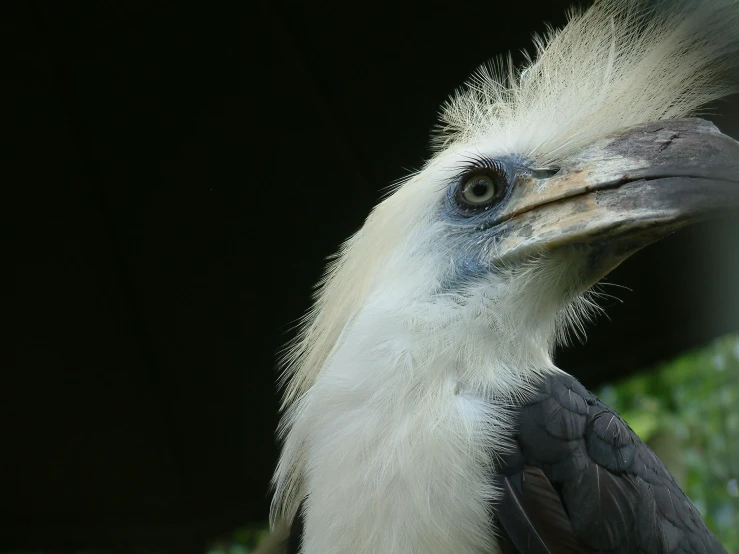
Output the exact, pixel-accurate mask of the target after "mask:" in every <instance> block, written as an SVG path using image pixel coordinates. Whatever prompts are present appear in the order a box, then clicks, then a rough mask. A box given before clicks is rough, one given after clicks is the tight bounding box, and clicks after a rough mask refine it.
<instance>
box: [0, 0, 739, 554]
mask: <svg viewBox="0 0 739 554" xmlns="http://www.w3.org/2000/svg"><path fill="white" fill-rule="evenodd" d="M569 4H570V2H569V1H551V2H526V3H524V2H521V3H505V7H504V8H500V7H498V5H499V3H497V2H492V1H488V2H455V3H454V5H453V6H451V5H447V4H439V5H438V6H437V5H436V4H433V3H427V2H420V1H413V2H405V3H402V2H387V3H379V4H376V3H351V2H343V3H328V2H321V1H313V2H298V1H293V0H282V1H279V2H263V3H261V4H254V3H251V2H235V1H228V2H213V3H210V2H208V3H206V2H185V3H175V2H151V1H143V0H130V1H127V2H114V1H110V0H108V1H102V2H96V3H92V2H91V3H86V4H81V3H79V4H77V3H65V2H55V1H52V0H34V1H27V2H16V3H8V5H6V6H4V14H3V16H2V18H0V26H1V27H0V28H2V34H1V36H2V40H3V44H2V45H1V50H0V51H2V52H4V53H5V54H6V57H7V59H6V62H10V63H9V65H8V66H7V68H6V69H5V70H3V72H2V90H3V96H4V97H6V100H4V101H3V104H4V105H3V118H2V134H3V138H4V139H5V140H4V141H3V142H6V141H7V146H6V147H5V148H4V149H3V155H2V157H1V158H0V159H2V163H3V164H4V165H5V170H4V171H3V173H2V175H3V179H2V181H3V183H2V192H3V196H4V198H5V201H4V202H2V204H0V206H2V213H3V217H2V229H3V235H4V236H3V238H4V245H5V246H4V248H3V257H4V258H9V260H10V263H9V264H8V266H7V267H10V268H12V271H13V273H14V282H13V284H12V285H11V289H10V295H9V300H10V302H5V303H4V305H6V306H8V307H9V309H7V308H6V310H4V313H6V314H7V316H8V317H7V325H6V326H4V327H5V329H6V332H4V333H3V335H4V336H5V337H6V340H7V344H8V345H12V346H13V350H12V351H13V352H14V355H12V356H8V357H7V358H6V359H8V362H9V363H5V364H3V365H4V367H3V370H4V371H3V375H4V376H5V378H6V379H5V384H4V386H3V389H2V401H1V402H0V406H2V408H0V410H2V412H3V413H2V414H0V415H1V416H2V444H3V446H2V452H1V453H0V498H1V499H2V502H1V507H0V550H2V549H10V548H27V549H28V548H54V549H59V550H63V549H72V548H108V547H117V548H119V549H120V551H123V552H128V551H132V550H133V549H134V548H144V547H147V548H157V549H163V550H165V549H169V550H171V551H175V552H199V551H202V548H203V545H204V544H205V542H206V541H207V540H209V539H210V538H212V537H214V536H216V535H218V534H221V533H224V532H226V531H228V530H229V529H231V528H233V527H235V526H237V525H241V524H244V523H247V522H256V521H263V520H264V519H265V518H266V515H267V510H268V481H269V478H270V476H271V472H272V469H273V465H274V462H275V459H276V454H277V446H276V443H275V440H274V428H275V425H276V422H277V407H278V396H277V394H276V391H275V386H274V380H275V370H274V366H275V356H276V352H277V351H278V349H279V348H280V346H281V345H282V344H284V342H285V341H286V340H287V339H288V338H290V337H291V336H292V335H291V332H290V328H291V325H292V322H293V321H294V320H295V319H296V318H297V317H299V316H300V315H301V314H302V313H303V311H304V310H305V309H307V308H308V306H309V303H310V294H311V290H312V285H313V283H314V282H315V281H316V280H317V279H318V278H319V276H320V274H321V271H322V265H323V259H324V258H325V257H326V256H328V255H329V254H331V253H332V252H334V251H335V250H336V248H337V246H338V245H339V244H340V242H341V241H342V240H343V239H345V238H346V237H347V236H348V235H350V234H351V233H352V232H354V231H355V230H356V229H357V228H358V227H359V226H360V225H361V223H362V221H363V219H364V218H365V217H366V215H367V213H368V211H369V210H370V208H371V207H372V206H373V205H374V204H375V203H376V201H377V200H378V198H379V196H380V193H381V189H382V188H383V187H385V186H386V185H388V184H389V183H391V182H392V181H394V180H395V179H398V178H400V177H402V176H404V175H405V174H406V173H407V171H408V170H409V169H412V168H417V167H419V166H420V165H421V163H422V162H423V159H424V157H425V156H427V155H428V149H427V144H428V132H429V130H430V128H431V127H432V125H433V124H434V122H435V117H436V113H437V110H438V107H439V105H440V104H441V103H442V102H443V101H444V100H445V99H446V98H447V97H448V96H449V95H450V94H451V93H452V92H453V90H454V89H455V87H457V86H459V85H460V84H461V83H462V82H463V80H464V79H465V78H466V77H467V76H468V75H469V73H470V72H471V71H473V70H474V69H475V67H476V66H478V65H479V64H480V63H482V62H484V61H486V60H488V59H489V58H491V57H492V56H494V55H499V54H503V53H505V52H507V51H512V52H513V53H514V57H516V58H517V59H520V57H521V56H520V50H521V49H523V48H528V47H530V36H531V34H532V33H533V32H542V31H544V30H545V22H549V23H552V24H554V25H562V24H563V23H564V21H565V18H564V12H565V8H566V7H567V6H568V5H569ZM7 54H10V55H9V56H7ZM738 103H739V102H737V100H736V99H732V101H730V102H724V103H721V104H718V105H717V107H715V108H714V111H715V112H716V113H717V114H719V115H722V114H723V119H721V118H720V117H719V118H717V122H718V123H719V124H720V126H721V127H722V129H724V130H725V131H727V132H729V133H731V134H734V136H737V134H738V132H739V125H737V122H739V118H738V117H737V115H736V114H737V113H738V110H737V109H736V105H737V104H738ZM732 114H733V115H732ZM738 231H739V222H737V220H736V219H734V220H727V221H724V222H723V223H713V224H706V225H702V226H699V227H696V228H694V229H690V230H687V231H683V232H681V233H679V234H677V235H675V236H673V237H671V238H669V239H667V240H665V241H664V242H663V243H661V244H660V245H657V246H655V247H652V248H650V249H648V250H646V251H644V252H641V253H639V254H637V255H636V256H635V257H634V258H633V259H632V260H631V261H630V262H629V263H627V264H625V265H624V266H623V267H622V268H619V269H618V270H617V271H615V272H614V273H613V274H612V277H611V278H610V279H609V280H610V281H613V282H616V283H619V284H622V285H625V286H628V287H630V288H631V289H632V291H631V292H629V291H628V290H622V289H615V288H608V289H607V292H609V293H611V294H615V295H616V296H618V297H619V298H622V299H623V300H625V303H624V304H620V303H618V302H616V301H612V300H606V301H605V302H604V303H605V304H606V305H609V306H610V307H609V308H608V314H609V316H610V320H608V319H605V318H601V320H600V321H599V322H598V325H597V326H595V327H594V328H592V329H591V332H590V335H589V337H590V340H589V342H588V343H587V345H585V346H580V347H578V348H574V349H567V350H564V351H562V352H560V354H559V355H558V362H559V363H560V365H561V366H562V367H563V368H565V369H567V370H570V371H572V372H574V373H575V374H576V375H578V376H579V377H580V378H581V379H582V380H583V381H584V382H585V384H586V385H588V386H591V387H592V386H596V385H598V384H600V383H602V382H604V381H606V380H610V379H615V378H618V377H620V376H622V375H625V374H627V373H629V372H631V371H634V370H637V369H639V368H642V367H644V366H647V365H649V364H652V363H654V362H656V361H659V360H662V359H665V358H667V357H670V356H673V355H675V354H677V353H679V352H682V351H684V350H685V349H688V348H691V347H694V346H697V345H700V344H702V343H704V342H706V341H708V340H710V339H711V338H713V337H715V336H717V335H718V334H720V333H723V332H726V331H729V330H733V329H736V328H737V327H739V316H738V315H737V314H739V309H737V308H738V307H739V292H737V290H736V289H734V290H732V285H733V284H734V283H735V282H736V277H737V275H738V274H739V271H737V262H736V256H734V251H735V249H734V248H732V247H731V242H730V240H729V239H728V238H727V237H728V236H729V234H731V233H733V236H735V237H739V232H738ZM734 244H735V243H734Z"/></svg>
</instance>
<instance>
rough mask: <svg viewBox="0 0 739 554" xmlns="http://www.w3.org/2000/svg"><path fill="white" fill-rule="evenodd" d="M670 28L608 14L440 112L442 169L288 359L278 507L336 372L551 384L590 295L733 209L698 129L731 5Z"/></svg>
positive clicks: (628, 5)
mask: <svg viewBox="0 0 739 554" xmlns="http://www.w3.org/2000/svg"><path fill="white" fill-rule="evenodd" d="M663 8H664V6H662V8H660V7H659V6H658V7H657V8H654V7H645V4H644V3H640V2H636V1H632V0H618V1H613V2H605V1H601V2H596V3H595V5H594V6H593V7H592V8H590V9H589V10H587V11H585V12H582V13H573V14H572V16H571V18H570V21H569V23H568V25H567V26H566V27H565V28H564V29H562V30H559V31H551V32H549V33H548V34H547V35H546V36H545V37H542V38H538V39H536V47H537V54H536V56H535V57H534V58H533V59H531V60H529V61H528V62H527V63H526V65H525V67H524V68H523V69H521V70H516V69H514V68H513V67H512V65H511V63H510V62H507V63H504V62H498V63H496V64H493V65H489V66H485V67H483V68H482V69H480V70H479V71H478V72H477V73H476V74H475V75H474V76H473V77H472V79H471V80H470V82H469V83H468V85H467V86H466V87H465V88H463V89H461V90H460V91H458V92H457V93H456V94H455V95H454V96H453V97H452V98H451V99H450V100H449V101H448V102H447V104H446V105H445V106H444V107H443V109H442V114H441V119H440V124H439V127H438V129H437V131H436V133H435V135H434V139H433V144H434V153H433V155H432V156H431V158H430V159H429V161H428V162H427V163H426V164H425V166H424V167H423V168H422V169H421V170H420V171H418V172H417V173H415V174H414V175H411V176H410V177H409V178H408V179H406V180H404V181H403V182H402V183H400V184H399V185H398V186H396V187H395V188H394V189H393V190H392V192H391V194H389V196H387V197H386V198H385V199H384V200H383V201H382V202H381V203H380V204H379V205H378V206H377V207H376V208H375V209H374V210H373V212H372V213H371V214H370V216H369V218H368V219H367V221H366V222H365V224H364V226H363V227H362V229H361V230H360V231H359V232H358V233H356V234H355V235H354V236H353V237H351V238H350V239H349V240H348V241H347V242H346V243H345V244H344V245H343V246H342V247H341V249H340V251H339V253H338V254H337V256H336V257H335V258H334V259H333V261H332V262H331V263H330V265H329V268H328V271H327V273H326V276H325V278H324V280H323V281H322V283H321V285H320V287H319V291H318V293H317V297H316V302H315V305H314V308H313V309H312V310H311V312H310V313H309V314H308V315H307V316H306V318H305V320H304V323H303V328H302V331H301V333H300V334H299V336H298V338H297V339H296V341H295V342H294V343H293V344H292V345H291V347H290V348H289V349H288V350H287V354H286V357H285V367H286V370H285V372H284V379H285V381H286V382H287V389H286V396H285V406H286V407H290V406H293V408H292V412H290V413H289V415H288V417H286V418H285V419H284V420H283V433H284V434H285V435H291V436H288V441H287V443H286V445H287V446H286V449H285V451H284V453H283V458H282V461H281V468H279V469H278V474H277V483H278V495H279V496H280V498H288V497H291V496H293V492H290V491H291V490H292V489H294V488H295V487H293V485H291V484H290V482H291V479H299V478H298V477H294V475H295V474H296V473H299V472H300V469H299V468H300V466H301V462H300V460H301V456H302V454H301V453H300V452H301V450H300V449H301V448H302V447H301V446H300V445H301V444H303V443H301V441H304V440H305V437H303V438H300V437H299V435H300V432H299V431H295V425H296V423H295V422H296V421H298V419H299V412H300V401H299V400H300V399H303V398H306V395H307V393H308V392H309V391H310V390H311V388H313V387H314V386H316V383H317V382H318V381H320V379H321V376H322V375H323V373H324V371H325V368H327V367H329V366H332V367H334V368H335V369H336V371H334V372H333V373H332V374H331V379H334V380H337V379H341V371H344V369H342V368H345V367H350V366H352V364H351V363H349V362H348V361H347V360H349V359H350V358H349V357H350V356H354V360H356V359H358V358H359V359H364V358H362V357H363V356H364V357H365V358H367V357H369V356H375V358H373V359H374V360H380V359H382V360H384V361H385V362H386V363H387V365H388V366H391V367H393V368H394V369H393V373H392V375H398V374H399V373H403V372H406V373H408V374H409V375H411V374H412V375H411V376H410V377H409V378H408V382H411V381H413V379H416V378H423V375H421V376H420V377H419V374H424V372H430V371H432V370H431V369H430V368H431V367H432V366H433V364H425V363H423V362H422V361H420V357H421V356H429V357H431V356H435V355H438V356H442V355H443V356H446V358H445V360H446V361H445V365H444V364H442V365H443V367H446V368H448V367H450V365H455V367H456V366H457V365H458V367H459V368H460V370H459V371H461V372H465V371H467V370H468V369H469V370H470V372H469V373H467V374H465V375H464V377H463V378H462V379H460V380H461V381H463V382H466V383H468V384H469V386H470V387H473V388H474V387H475V386H478V385H479V386H484V383H485V382H488V383H489V382H490V380H491V379H494V378H495V375H496V372H497V375H500V372H502V371H505V368H516V371H525V370H526V369H531V368H536V367H551V366H552V361H551V354H552V350H553V347H554V345H555V344H556V341H557V339H558V338H561V337H563V336H564V335H565V334H566V330H567V329H572V328H573V327H574V328H575V329H578V328H579V326H580V325H581V321H582V319H583V316H586V315H587V314H588V312H589V309H590V308H591V307H592V302H591V301H590V300H589V298H588V295H587V291H588V290H589V289H590V288H591V287H592V286H593V284H595V283H596V282H597V281H598V280H599V279H601V278H602V277H603V276H605V275H606V274H607V273H608V272H609V271H611V270H612V269H613V268H614V267H616V266H617V265H618V264H619V263H621V262H622V261H623V260H624V259H626V258H627V257H628V256H629V255H631V254H633V253H634V252H636V251H637V250H638V249H640V248H642V247H644V246H646V245H648V244H650V243H651V242H654V241H656V240H659V239H660V238H662V237H664V236H666V235H668V234H670V233H672V232H674V231H676V230H677V229H679V228H680V227H682V226H684V225H686V224H689V223H692V222H695V221H699V220H701V219H704V218H707V217H712V216H715V215H717V214H720V213H722V212H725V211H729V210H732V209H736V208H738V207H739V143H737V142H736V141H734V140H733V139H731V138H729V137H727V136H726V135H723V134H722V133H721V132H719V131H718V129H717V128H716V127H715V126H714V125H713V124H711V123H709V122H708V121H705V120H702V119H697V118H693V117H690V116H693V115H695V113H696V110H698V109H699V108H700V107H701V106H704V105H705V104H706V103H708V102H711V101H713V100H716V99H718V98H721V97H723V96H726V95H727V94H730V93H732V92H734V89H735V87H734V84H733V83H732V81H731V77H732V75H733V74H735V69H736V65H735V63H734V62H733V60H735V56H734V54H735V53H736V50H737V47H738V46H739V3H737V2H735V1H733V0H712V1H710V2H709V1H705V2H697V3H685V2H682V3H679V4H677V5H674V4H673V5H671V7H670V9H663ZM413 341H415V342H413ZM411 342H413V344H412V345H411ZM347 345H350V346H351V347H350V348H344V347H345V346H347ZM349 350H350V351H351V352H348V351H349ZM378 352H382V354H378ZM370 353H371V354H370ZM383 357H384V358H383ZM490 360H494V362H491V361H490ZM385 362H384V363H385ZM342 364H343V365H342ZM355 365H356V364H355ZM360 365H361V364H360ZM379 365H381V364H378V363H374V362H373V363H372V364H366V366H362V370H361V372H360V371H357V372H355V373H352V375H351V377H347V383H348V384H347V388H351V387H354V388H355V389H358V388H361V386H362V383H363V382H365V381H367V382H368V380H369V379H371V374H372V373H373V372H375V371H379V369H372V368H378V367H379ZM352 367H353V366H352ZM367 368H370V369H367ZM346 371H349V370H346ZM349 373H351V371H349ZM390 374H391V373H388V374H387V375H390ZM352 379H353V380H354V381H352ZM384 379H387V377H384ZM373 386H377V385H376V384H375V385H373ZM368 390H370V388H368ZM368 394H369V393H368ZM296 400H298V402H296ZM304 404H305V403H304ZM295 406H298V407H297V408H295ZM291 440H292V441H293V442H290V441H291ZM286 491H287V492H286ZM277 502H280V500H278V501H277ZM293 509H294V507H293Z"/></svg>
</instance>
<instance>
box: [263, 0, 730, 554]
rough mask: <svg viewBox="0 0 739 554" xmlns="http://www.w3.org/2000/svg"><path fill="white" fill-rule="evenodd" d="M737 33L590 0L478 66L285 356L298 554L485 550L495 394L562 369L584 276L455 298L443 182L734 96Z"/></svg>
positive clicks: (724, 11)
mask: <svg viewBox="0 0 739 554" xmlns="http://www.w3.org/2000/svg"><path fill="white" fill-rule="evenodd" d="M737 39H739V4H738V3H737V2H735V1H729V0H705V1H704V2H697V3H685V2H681V3H679V4H677V5H676V4H671V5H670V9H669V10H661V11H659V12H654V11H648V10H646V9H645V8H644V7H643V4H642V3H640V2H636V1H632V0H617V1H611V2H599V3H596V5H595V6H594V7H593V8H591V9H590V10H588V11H586V12H584V13H580V14H573V15H572V17H571V20H570V22H569V23H568V25H567V26H566V27H565V28H564V29H563V30H561V31H559V32H555V31H551V32H550V33H549V34H548V35H547V36H546V37H544V38H540V39H537V40H536V44H537V50H538V56H537V58H536V60H535V61H533V62H531V63H529V64H528V65H527V67H526V68H525V69H524V70H523V71H520V72H517V71H515V70H514V69H513V68H510V67H504V64H498V65H497V66H495V67H487V68H483V69H481V70H480V71H479V72H478V73H477V74H476V75H475V77H473V79H472V80H471V82H470V84H469V85H468V87H467V88H466V89H465V90H463V91H461V92H459V93H457V94H456V96H455V97H454V98H453V99H452V100H451V101H450V102H449V103H448V104H447V105H446V106H445V108H444V110H443V114H442V118H441V126H440V130H439V132H438V134H437V135H436V137H435V144H436V147H437V151H436V154H435V155H434V156H433V158H432V159H431V160H430V161H429V162H428V164H427V165H426V166H425V167H424V169H423V170H422V171H420V172H419V173H417V174H416V175H414V176H412V177H411V178H409V179H408V180H407V181H406V182H405V183H404V184H403V185H402V186H400V187H399V188H398V189H397V190H396V191H395V192H394V193H393V194H392V195H391V196H389V197H388V198H387V199H386V200H384V201H383V202H382V203H381V204H380V205H379V206H378V207H377V208H376V209H375V210H374V211H373V212H372V214H371V215H370V217H369V218H368V219H367V221H366V223H365V225H364V227H363V228H362V229H361V230H360V231H359V232H358V233H357V234H356V235H354V236H353V237H352V238H351V239H349V240H348V241H347V242H346V243H345V244H344V245H343V246H342V248H341V250H340V252H339V254H338V255H337V257H336V258H335V259H334V260H333V261H332V262H331V264H330V265H329V268H328V270H327V273H326V277H325V279H324V281H323V282H322V283H321V286H320V289H319V292H318V295H317V298H316V303H315V307H314V308H313V310H312V311H311V312H310V313H309V314H308V315H307V316H306V318H305V320H304V322H303V326H302V330H301V332H300V334H299V336H298V338H297V340H296V341H295V342H294V343H293V344H292V345H291V347H290V348H289V350H288V352H287V355H286V356H285V371H284V375H283V379H284V380H285V381H286V382H287V389H286V395H285V402H284V408H285V410H286V411H285V415H284V418H283V421H282V425H281V430H280V433H281V436H282V437H283V439H284V447H283V452H282V455H281V458H280V462H279V465H278V468H277V471H276V474H275V487H276V492H275V497H274V501H273V514H272V517H273V520H274V521H279V520H282V519H283V518H285V519H290V518H292V516H293V515H294V513H295V511H296V509H297V507H298V504H299V503H300V501H301V500H302V499H303V498H304V497H305V496H306V495H309V496H308V510H307V512H306V521H305V525H306V535H305V536H306V542H305V543H304V552H305V553H306V554H314V553H320V554H332V553H337V554H338V553H346V552H352V553H357V554H362V553H369V552H387V553H395V552H397V553H400V552H402V553H407V554H413V553H416V552H418V553H421V552H423V553H432V554H433V553H437V552H438V553H448V552H460V553H476V552H488V553H489V552H495V547H494V546H493V535H492V530H491V529H490V520H489V515H488V511H487V502H488V501H489V499H490V498H491V497H493V495H494V494H495V491H494V490H491V489H490V488H486V487H485V486H481V483H486V477H485V476H486V475H487V474H488V473H489V471H490V469H491V468H490V464H491V462H490V456H489V453H490V452H491V451H492V452H502V451H503V449H505V448H506V445H505V443H504V441H503V440H502V438H501V437H500V436H499V435H498V434H496V432H495V429H496V428H500V426H501V425H502V424H504V423H505V422H506V421H507V418H508V414H507V413H506V411H505V408H504V406H505V405H506V399H507V398H511V397H512V396H515V395H521V394H525V392H526V384H527V382H529V381H530V379H532V378H535V377H536V376H537V375H538V374H540V373H541V372H546V371H558V370H557V369H556V367H554V365H553V364H552V361H551V352H552V349H553V345H554V342H555V339H556V337H557V333H561V332H562V331H563V330H564V329H565V328H566V327H567V323H568V322H570V323H572V322H577V321H579V320H580V319H581V316H582V315H583V314H584V313H586V312H587V306H588V301H587V299H585V298H583V297H582V296H581V295H579V294H577V295H572V294H569V293H567V292H565V291H568V290H570V288H571V287H570V282H571V279H572V275H573V274H574V272H576V270H577V268H578V264H580V263H582V262H581V260H579V259H578V258H577V257H576V256H572V253H571V252H566V251H563V252H559V253H554V254H549V255H546V256H543V257H538V258H536V259H534V260H532V261H531V262H529V263H525V264H523V265H520V266H517V267H513V268H499V269H498V271H496V272H488V273H487V274H486V277H485V278H484V279H480V280H476V281H474V282H471V283H466V284H464V286H460V287H458V288H451V289H450V288H449V287H448V286H447V285H446V283H448V281H449V279H450V278H452V276H453V275H454V274H455V270H456V269H457V266H458V264H460V263H463V260H462V256H461V255H460V253H459V245H458V244H457V243H456V242H455V238H454V237H453V236H450V234H449V230H448V227H447V226H445V224H444V222H442V221H440V220H439V218H438V209H437V206H438V205H439V202H440V201H441V199H442V198H443V195H444V189H443V186H441V184H442V183H444V182H445V180H446V179H447V178H448V177H449V175H450V172H452V171H454V169H455V168H456V167H457V166H458V163H459V161H460V160H461V159H463V158H464V157H465V156H469V155H471V154H474V153H479V152H483V153H485V154H487V155H491V156H500V155H507V154H516V155H522V156H525V157H526V158H528V159H530V160H532V161H534V162H535V163H538V164H541V165H546V164H550V163H556V161H557V160H559V159H562V158H563V157H564V156H567V155H568V154H570V153H572V152H574V151H576V150H577V149H579V148H582V147H583V146H584V145H587V144H590V143H592V142H593V141H594V140H596V139H598V138H600V137H602V136H604V135H607V134H609V133H611V132H613V131H616V130H618V129H621V128H625V127H628V126H631V125H634V124H637V123H641V122H646V121H654V120H660V119H669V118H675V117H681V116H685V115H687V114H690V113H694V112H695V110H696V109H697V108H699V107H700V106H701V105H704V104H705V103H706V102H709V101H711V100H714V99H716V98H719V97H721V96H724V95H726V94H727V93H729V92H732V90H733V89H732V87H731V85H730V84H729V81H728V80H726V79H723V78H722V76H723V74H724V73H725V72H727V71H730V70H731V69H732V66H731V63H730V60H731V59H732V57H731V54H732V53H733V52H734V51H735V50H736V47H737ZM475 246H476V247H477V248H478V249H479V256H480V260H487V262H486V263H490V262H489V260H490V259H492V258H494V255H495V252H493V251H491V250H490V247H489V245H485V244H478V245H475ZM483 398H484V399H486V400H485V401H482V400H481V399H483ZM419 510H423V517H421V515H420V514H419Z"/></svg>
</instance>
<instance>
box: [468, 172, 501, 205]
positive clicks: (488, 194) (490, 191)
mask: <svg viewBox="0 0 739 554" xmlns="http://www.w3.org/2000/svg"><path fill="white" fill-rule="evenodd" d="M495 192H496V187H495V182H494V181H493V178H492V177H490V176H489V175H472V176H471V177H469V178H468V179H467V180H466V181H465V182H464V183H463V184H462V193H461V194H462V198H463V199H464V201H465V202H467V203H468V204H475V205H479V204H487V203H488V202H489V201H490V200H492V199H493V198H495Z"/></svg>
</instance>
